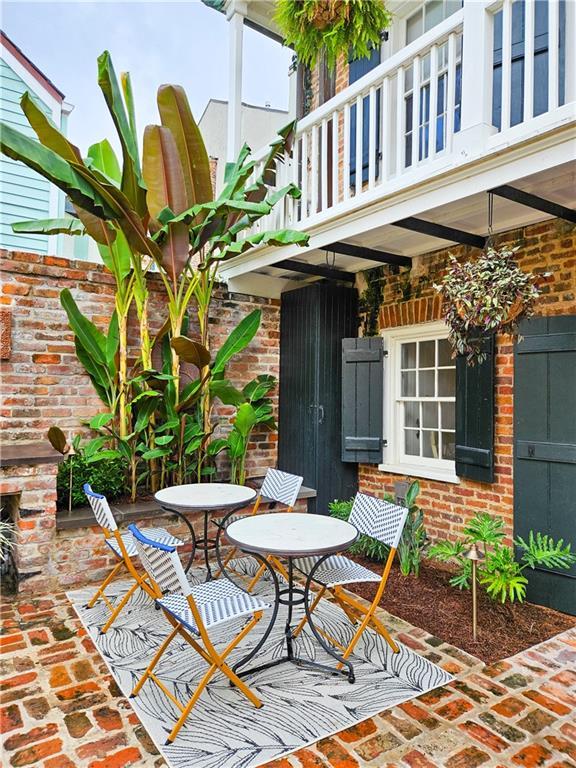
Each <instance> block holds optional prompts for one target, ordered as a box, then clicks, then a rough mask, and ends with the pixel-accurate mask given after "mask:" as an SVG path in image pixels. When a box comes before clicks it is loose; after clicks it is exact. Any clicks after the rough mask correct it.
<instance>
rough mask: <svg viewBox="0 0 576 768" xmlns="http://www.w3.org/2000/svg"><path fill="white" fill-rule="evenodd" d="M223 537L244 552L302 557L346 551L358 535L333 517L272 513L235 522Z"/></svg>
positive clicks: (297, 513) (344, 522)
mask: <svg viewBox="0 0 576 768" xmlns="http://www.w3.org/2000/svg"><path fill="white" fill-rule="evenodd" d="M226 536H227V537H228V539H230V541H231V542H232V544H235V545H236V546H237V547H239V548H240V549H243V550H244V551H246V552H258V553H262V554H274V555H285V556H286V557H305V556H307V555H322V554H327V553H330V552H339V551H340V550H343V549H346V548H347V547H349V546H350V545H351V544H353V543H354V541H355V540H356V539H357V537H358V531H357V529H356V528H355V527H354V526H353V525H351V524H350V523H347V522H346V521H345V520H338V519H336V518H334V517H328V516H325V515H308V514H302V513H299V512H273V513H271V514H260V515H251V516H250V517H244V518H242V519H241V520H235V521H234V522H233V523H230V525H229V526H228V527H227V528H226Z"/></svg>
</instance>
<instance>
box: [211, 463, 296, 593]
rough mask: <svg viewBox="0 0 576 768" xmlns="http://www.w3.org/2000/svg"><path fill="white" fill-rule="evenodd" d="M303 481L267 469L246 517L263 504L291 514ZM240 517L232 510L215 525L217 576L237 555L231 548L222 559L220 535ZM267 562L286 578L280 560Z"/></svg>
mask: <svg viewBox="0 0 576 768" xmlns="http://www.w3.org/2000/svg"><path fill="white" fill-rule="evenodd" d="M303 480H304V478H302V477H300V476H299V475H291V474H290V473H289V472H282V471H281V470H280V469H271V468H270V469H268V470H267V471H266V476H265V477H264V482H263V483H262V485H261V487H260V490H259V491H258V495H257V496H256V500H255V502H254V507H253V508H252V512H250V514H249V515H248V517H249V516H250V515H257V514H258V510H259V509H260V505H261V504H262V503H263V502H264V503H265V504H266V503H273V504H274V505H275V507H276V505H278V504H282V506H283V507H284V509H282V511H283V512H292V510H293V509H294V505H295V504H296V499H297V498H298V494H299V493H300V488H301V486H302V482H303ZM240 517H245V515H238V514H237V513H236V512H234V510H232V511H231V512H229V513H228V514H227V515H226V516H225V517H223V518H222V520H220V521H218V522H216V525H217V526H218V528H219V530H218V534H217V537H216V556H217V558H218V563H219V565H220V571H219V574H223V573H224V572H225V570H226V567H227V566H228V564H229V562H230V561H231V560H232V559H233V558H234V557H235V556H236V553H237V549H236V548H232V549H231V550H230V551H229V552H228V554H227V555H226V557H225V558H224V559H222V556H221V551H220V541H221V538H222V535H223V533H224V532H225V530H226V528H227V527H228V526H229V525H230V523H232V522H234V520H238V519H239V518H240ZM268 560H269V562H270V563H271V564H272V565H273V566H274V568H276V570H277V571H279V572H280V573H281V574H282V576H284V577H285V578H287V573H286V569H285V568H284V566H283V565H282V563H281V562H280V560H278V558H276V557H272V556H271V557H269V558H268ZM265 568H266V566H264V565H261V566H260V567H259V569H258V571H257V572H256V575H255V576H254V577H253V579H252V580H251V581H250V582H249V584H248V587H247V589H248V591H249V592H251V591H252V589H254V587H255V585H256V584H257V583H258V581H259V580H260V578H261V576H262V574H263V573H264V570H265ZM229 570H231V569H229ZM238 575H240V574H238Z"/></svg>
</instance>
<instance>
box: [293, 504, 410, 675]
mask: <svg viewBox="0 0 576 768" xmlns="http://www.w3.org/2000/svg"><path fill="white" fill-rule="evenodd" d="M407 514H408V510H407V509H406V508H405V507H399V506H397V505H396V504H392V503H390V502H389V501H383V500H382V499H377V498H376V497H375V496H368V495H367V494H364V493H357V494H356V497H355V499H354V504H353V506H352V512H351V513H350V517H349V522H350V523H352V525H354V526H356V528H357V529H358V530H359V531H360V533H364V534H366V535H368V536H372V538H374V539H378V540H379V541H381V542H382V543H383V544H387V545H388V546H389V547H390V552H389V554H388V558H387V560H386V563H385V564H384V570H383V571H382V574H381V575H378V574H377V573H374V571H371V570H370V569H369V568H365V567H364V566H363V565H360V564H359V563H356V562H354V560H350V559H349V558H347V557H345V556H344V555H331V556H329V557H324V558H321V557H305V558H298V559H295V560H294V565H295V567H296V568H298V570H299V571H301V572H302V573H303V574H304V575H305V576H307V579H308V582H307V584H310V583H311V582H314V583H316V584H318V585H319V586H320V590H319V591H318V593H317V595H316V597H315V598H314V600H313V601H312V604H311V605H310V608H309V611H308V614H307V615H306V616H304V618H303V619H302V621H301V622H300V624H299V625H298V626H297V627H296V629H295V630H294V632H293V633H292V636H293V637H297V636H298V635H299V634H300V632H301V631H302V629H303V628H304V626H305V624H306V622H307V621H308V615H310V616H311V615H312V613H313V612H314V610H315V609H316V606H317V605H318V603H319V602H320V600H321V599H322V596H323V595H324V593H325V592H326V591H328V592H329V593H330V594H331V595H332V597H333V598H334V600H335V601H336V603H337V604H338V605H339V606H340V607H341V608H342V610H343V611H344V613H345V614H346V615H347V616H348V618H349V619H350V621H351V622H352V623H353V624H355V625H358V626H357V629H356V632H355V633H354V636H353V637H352V640H351V641H350V643H349V644H348V646H347V647H345V646H343V645H342V644H341V643H340V642H338V640H336V639H335V638H333V637H331V636H330V635H329V634H328V633H327V632H325V631H324V630H322V629H320V628H319V627H316V626H315V629H316V630H317V631H318V632H319V633H320V634H322V635H324V637H325V638H326V639H327V640H329V641H330V642H331V643H333V644H334V645H335V646H336V647H338V648H339V649H340V650H341V651H343V654H342V657H343V658H344V659H347V658H348V656H350V654H351V653H352V651H353V650H354V647H355V645H356V643H357V642H358V640H359V639H360V636H361V635H362V633H363V632H364V630H365V629H366V628H367V627H371V628H372V629H375V630H376V632H378V634H379V635H381V636H382V637H383V638H384V640H386V642H387V643H388V645H389V646H390V648H391V649H392V650H393V651H394V653H398V651H399V648H398V646H397V645H396V643H395V642H394V640H393V639H392V638H391V636H390V634H389V632H388V630H387V629H386V627H384V625H383V624H382V622H381V621H380V619H378V618H377V617H376V608H377V607H378V604H379V603H380V599H381V597H382V594H383V592H384V588H385V587H386V581H387V580H388V574H389V573H390V568H391V567H392V561H393V560H394V554H395V553H396V549H397V548H398V543H399V541H400V537H401V536H402V530H403V529H404V523H405V522H406V516H407ZM354 582H375V583H376V582H379V586H378V589H377V590H376V595H375V597H374V600H373V601H372V603H371V605H370V606H369V607H368V608H366V607H365V606H364V605H362V603H360V602H358V601H357V600H355V599H354V598H353V597H352V596H351V595H349V594H348V593H347V592H346V591H345V590H344V589H342V585H344V584H352V583H354ZM338 666H339V667H340V666H341V665H338Z"/></svg>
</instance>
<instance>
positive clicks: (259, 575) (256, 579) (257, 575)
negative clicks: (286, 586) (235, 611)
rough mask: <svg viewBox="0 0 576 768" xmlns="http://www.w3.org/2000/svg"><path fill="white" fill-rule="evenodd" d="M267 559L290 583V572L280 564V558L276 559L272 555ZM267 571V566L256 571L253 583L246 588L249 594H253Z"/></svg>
mask: <svg viewBox="0 0 576 768" xmlns="http://www.w3.org/2000/svg"><path fill="white" fill-rule="evenodd" d="M267 559H268V562H269V563H270V564H271V565H272V566H273V568H274V569H275V570H277V571H278V573H279V574H280V575H281V576H282V577H283V578H284V579H286V581H288V580H289V579H288V571H287V570H286V568H284V565H283V564H282V563H281V562H280V560H278V558H277V557H274V556H273V555H270V556H269V557H268V558H267ZM265 570H266V566H265V565H261V566H260V568H258V570H257V571H256V573H255V575H254V576H253V577H252V581H251V582H250V583H249V584H248V586H247V587H246V591H247V592H252V590H253V589H254V587H255V586H256V584H258V582H259V581H260V579H261V578H262V574H263V573H264V571H265Z"/></svg>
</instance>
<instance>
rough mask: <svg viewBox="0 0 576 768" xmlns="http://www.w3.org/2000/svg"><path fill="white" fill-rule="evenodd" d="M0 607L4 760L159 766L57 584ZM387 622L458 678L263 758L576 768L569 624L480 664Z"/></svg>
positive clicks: (398, 765)
mask: <svg viewBox="0 0 576 768" xmlns="http://www.w3.org/2000/svg"><path fill="white" fill-rule="evenodd" d="M0 615H1V622H2V623H1V627H2V629H1V635H0V678H1V682H0V695H1V703H0V732H2V740H3V748H4V750H3V763H2V764H3V765H6V766H39V767H41V768H122V766H128V765H134V766H143V767H145V768H152V767H153V766H161V765H164V761H163V759H162V758H161V757H160V756H159V755H158V752H157V751H156V749H155V747H154V745H153V744H152V742H151V741H150V739H149V737H148V735H147V733H146V731H145V730H144V728H143V727H142V725H141V724H140V722H139V720H138V718H137V717H136V716H135V715H134V713H133V712H132V710H131V707H130V705H129V704H128V702H127V700H126V699H125V698H124V697H123V696H122V694H121V693H120V691H119V690H118V688H117V687H116V685H115V683H114V681H113V680H112V678H111V676H110V674H109V672H108V670H107V668H106V666H105V665H104V662H103V661H102V660H101V659H100V657H99V655H98V652H97V651H96V648H95V646H94V645H93V643H92V642H91V640H90V639H89V638H88V637H87V636H86V632H85V630H84V629H83V628H82V626H81V624H80V621H79V620H78V619H77V617H76V614H75V613H74V611H73V609H72V606H71V605H70V604H69V603H68V601H67V599H66V597H65V596H64V595H63V594H62V595H57V596H55V597H54V598H40V599H37V600H18V601H13V602H8V601H5V602H4V603H3V605H2V607H1V614H0ZM386 620H387V621H388V624H389V625H391V628H392V629H393V630H394V632H395V633H396V635H397V636H398V637H399V639H400V640H401V641H402V642H404V643H406V644H407V645H410V646H411V647H412V648H414V649H415V650H416V651H418V652H419V653H422V654H424V655H426V656H427V657H428V658H430V659H431V660H432V661H435V662H436V663H438V664H440V665H441V666H443V667H444V668H445V669H447V670H449V671H450V672H452V673H453V674H455V675H456V676H457V679H456V680H454V682H452V683H450V684H449V685H447V686H445V687H442V688H439V689H437V690H435V691H433V692H431V693H427V694H424V695H423V696H420V697H419V698H418V699H415V700H413V701H410V702H406V703H404V704H401V705H400V706H398V707H394V708H393V709H391V710H388V711H386V712H383V713H381V714H380V715H377V716H375V717H372V718H370V719H368V720H366V721H364V722H362V723H359V724H358V725H356V726H354V727H352V728H349V729H347V730H345V731H342V732H341V733H339V734H337V735H336V736H334V737H331V738H327V739H324V740H322V741H320V742H318V743H317V744H315V745H314V747H309V748H306V749H301V750H300V751H298V752H296V753H295V754H294V755H291V756H289V757H287V758H281V759H279V760H275V761H273V762H271V763H269V764H268V768H323V767H324V766H327V767H328V768H364V767H368V766H369V767H370V768H373V767H375V766H378V768H476V766H484V767H485V768H516V767H517V766H524V767H525V768H532V766H545V768H570V767H571V768H576V630H570V631H568V632H565V633H563V634H562V635H558V636H556V637H555V638H552V639H551V640H548V641H547V642H545V643H542V644H541V645H539V646H536V647H534V648H532V649H530V650H528V651H525V652H524V653H521V654H518V655H517V656H514V657H513V658H510V659H506V660H505V661H501V662H498V663H496V664H492V665H490V666H484V665H483V664H482V663H481V662H480V661H478V659H474V658H473V657H471V656H469V655H468V654H465V653H464V652H462V651H460V650H458V649H457V648H454V647H452V646H449V645H447V644H446V643H442V641H441V640H439V639H437V638H435V637H432V636H431V635H429V634H428V633H427V632H424V631H423V630H421V629H418V628H415V627H412V626H410V625H409V624H407V623H406V622H403V621H401V620H399V619H393V618H392V617H387V618H386ZM190 768H193V766H190Z"/></svg>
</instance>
